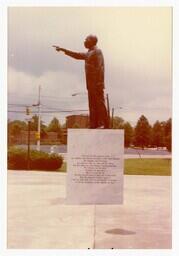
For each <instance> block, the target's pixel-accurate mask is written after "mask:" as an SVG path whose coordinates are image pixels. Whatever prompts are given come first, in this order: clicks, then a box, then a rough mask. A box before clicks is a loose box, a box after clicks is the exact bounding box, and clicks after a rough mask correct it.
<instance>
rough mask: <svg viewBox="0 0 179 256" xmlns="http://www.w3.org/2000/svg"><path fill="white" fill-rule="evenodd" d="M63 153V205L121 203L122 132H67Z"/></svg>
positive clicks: (107, 130)
mask: <svg viewBox="0 0 179 256" xmlns="http://www.w3.org/2000/svg"><path fill="white" fill-rule="evenodd" d="M67 152H68V161H67V203H69V204H121V203H122V201H123V155H124V131H123V130H112V129H111V130H110V129H68V146H67Z"/></svg>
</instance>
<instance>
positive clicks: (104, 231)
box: [7, 171, 171, 249]
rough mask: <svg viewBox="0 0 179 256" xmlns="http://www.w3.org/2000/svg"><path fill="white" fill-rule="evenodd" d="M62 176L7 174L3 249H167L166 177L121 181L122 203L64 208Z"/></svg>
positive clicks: (127, 177) (130, 177)
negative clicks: (6, 222)
mask: <svg viewBox="0 0 179 256" xmlns="http://www.w3.org/2000/svg"><path fill="white" fill-rule="evenodd" d="M65 182H66V174H64V173H58V172H37V171H8V211H7V212H8V234H7V235H8V248H11V249H87V248H91V249H93V248H95V249H110V248H114V249H129V248H133V249H167V248H171V177H169V176H142V175H141V176H140V175H138V176H133V175H125V177H124V204H123V205H66V204H65V197H66V186H65Z"/></svg>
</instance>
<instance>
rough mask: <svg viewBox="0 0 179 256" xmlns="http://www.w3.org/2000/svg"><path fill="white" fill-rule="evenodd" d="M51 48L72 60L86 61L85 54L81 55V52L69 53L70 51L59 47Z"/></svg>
mask: <svg viewBox="0 0 179 256" xmlns="http://www.w3.org/2000/svg"><path fill="white" fill-rule="evenodd" d="M53 47H55V48H56V51H57V52H59V51H62V52H64V53H65V54H66V55H68V56H70V57H72V58H74V59H77V60H85V59H86V53H83V52H82V53H81V52H73V51H70V50H67V49H65V48H61V47H59V46H56V45H53Z"/></svg>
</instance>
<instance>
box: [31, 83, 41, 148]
mask: <svg viewBox="0 0 179 256" xmlns="http://www.w3.org/2000/svg"><path fill="white" fill-rule="evenodd" d="M40 93H41V86H40V85H39V95H38V103H37V104H33V105H32V106H33V107H38V127H37V133H36V139H37V150H38V151H40V124H41V102H40Z"/></svg>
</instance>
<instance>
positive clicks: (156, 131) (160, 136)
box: [152, 120, 165, 147]
mask: <svg viewBox="0 0 179 256" xmlns="http://www.w3.org/2000/svg"><path fill="white" fill-rule="evenodd" d="M164 140H165V137H164V126H163V122H159V121H158V120H157V121H156V122H155V123H154V125H153V127H152V145H153V146H155V147H164V145H165V141H164Z"/></svg>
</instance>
